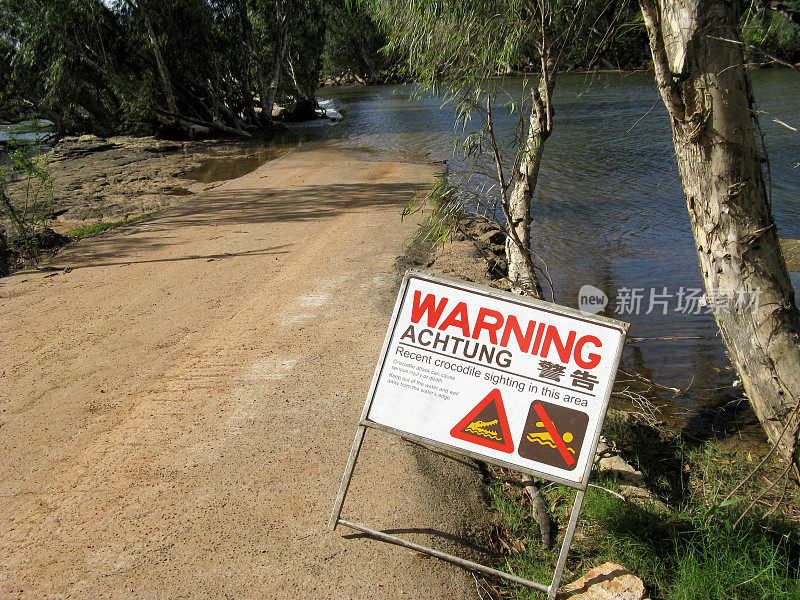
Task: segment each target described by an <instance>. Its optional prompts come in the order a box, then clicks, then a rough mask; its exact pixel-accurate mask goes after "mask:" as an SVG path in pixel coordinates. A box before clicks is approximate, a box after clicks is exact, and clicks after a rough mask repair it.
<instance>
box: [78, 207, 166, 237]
mask: <svg viewBox="0 0 800 600" xmlns="http://www.w3.org/2000/svg"><path fill="white" fill-rule="evenodd" d="M152 214H153V213H147V214H144V215H139V216H137V217H133V218H131V219H123V220H121V221H108V222H106V223H97V224H96V225H85V226H83V227H76V228H75V229H73V230H71V231H69V232H67V237H69V238H72V239H73V240H79V239H81V238H85V237H89V236H91V235H97V234H98V233H102V232H104V231H108V230H109V229H116V228H117V227H124V226H125V225H131V224H133V223H138V222H139V221H143V220H144V219H147V218H148V217H151V216H152Z"/></svg>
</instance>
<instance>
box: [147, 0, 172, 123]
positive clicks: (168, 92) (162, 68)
mask: <svg viewBox="0 0 800 600" xmlns="http://www.w3.org/2000/svg"><path fill="white" fill-rule="evenodd" d="M144 1H145V0H139V2H138V4H139V12H140V13H141V15H142V21H143V22H144V26H145V28H146V29H147V35H148V37H149V38H150V45H151V46H152V48H153V56H155V59H156V66H157V67H158V74H159V75H160V76H161V84H162V86H163V88H164V96H165V97H166V99H167V109H168V110H169V112H171V113H175V114H178V106H177V104H175V95H174V94H173V93H172V84H171V83H170V80H169V71H168V70H167V65H166V63H164V57H163V56H162V55H161V47H160V46H159V44H158V38H156V33H155V31H153V25H152V24H151V23H150V18H149V17H148V16H147V9H146V8H145V5H144Z"/></svg>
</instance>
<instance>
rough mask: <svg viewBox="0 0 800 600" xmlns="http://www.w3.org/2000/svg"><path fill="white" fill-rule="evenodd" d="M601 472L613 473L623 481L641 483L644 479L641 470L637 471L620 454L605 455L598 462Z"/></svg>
mask: <svg viewBox="0 0 800 600" xmlns="http://www.w3.org/2000/svg"><path fill="white" fill-rule="evenodd" d="M598 466H599V467H600V472H601V473H605V474H606V475H611V476H613V477H616V478H617V479H620V480H622V481H629V482H630V483H633V484H639V483H641V482H642V479H644V475H642V472H641V471H637V470H636V469H634V468H633V467H632V466H631V465H630V464H628V463H627V462H626V461H625V459H624V458H622V457H621V456H619V455H616V454H615V455H612V456H605V457H603V458H601V459H600V461H599V462H598Z"/></svg>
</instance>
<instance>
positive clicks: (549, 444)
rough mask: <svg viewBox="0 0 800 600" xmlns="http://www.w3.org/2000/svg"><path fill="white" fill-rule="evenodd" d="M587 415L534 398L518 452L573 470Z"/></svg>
mask: <svg viewBox="0 0 800 600" xmlns="http://www.w3.org/2000/svg"><path fill="white" fill-rule="evenodd" d="M588 425H589V415H587V414H586V413H585V412H581V411H579V410H573V409H571V408H567V407H565V406H559V405H557V404H550V403H549V402H541V401H539V400H537V401H536V402H533V403H532V404H531V408H530V410H529V411H528V419H527V420H526V421H525V428H524V429H523V430H522V438H521V439H520V441H519V445H518V447H519V455H520V456H521V457H523V458H527V459H528V460H533V461H536V462H540V463H544V464H546V465H550V466H552V467H558V468H559V469H564V470H566V471H572V470H573V469H574V468H575V466H576V465H577V464H578V457H579V456H580V454H581V446H582V445H583V438H584V437H585V435H586V427H587V426H588Z"/></svg>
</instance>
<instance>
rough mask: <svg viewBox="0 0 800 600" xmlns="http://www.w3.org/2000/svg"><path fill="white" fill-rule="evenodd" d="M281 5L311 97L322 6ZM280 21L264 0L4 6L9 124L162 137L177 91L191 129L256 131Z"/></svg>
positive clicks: (5, 2)
mask: <svg viewBox="0 0 800 600" xmlns="http://www.w3.org/2000/svg"><path fill="white" fill-rule="evenodd" d="M281 4H282V5H285V7H286V12H287V13H288V14H289V15H290V17H291V18H290V22H289V27H290V31H289V37H290V39H291V40H293V42H292V45H291V50H290V52H289V54H288V58H289V59H290V60H291V61H292V65H293V67H294V73H295V75H296V79H297V81H298V82H299V83H300V85H301V87H303V88H304V89H306V91H307V92H308V91H309V90H310V93H311V94H312V95H313V92H314V88H315V87H316V83H317V79H318V76H319V70H320V56H321V52H322V48H321V44H320V43H319V40H320V39H321V38H322V37H323V36H324V19H323V17H322V8H321V0H283V1H282V2H281ZM277 19H278V17H277V11H276V3H275V2H266V1H264V0H249V2H248V1H247V0H171V1H170V2H156V1H155V0H114V1H113V2H112V1H109V0H0V60H2V61H3V64H8V65H9V67H10V68H9V69H0V120H7V121H11V120H16V119H22V118H30V117H37V116H38V117H45V118H47V119H50V120H52V121H54V122H55V123H56V125H57V127H58V130H59V132H61V133H66V132H79V133H84V132H93V133H96V134H99V135H110V134H114V133H125V132H128V133H137V132H142V131H153V130H154V129H156V128H157V127H160V126H164V125H170V124H171V123H173V122H175V116H174V115H171V114H169V113H168V111H167V109H168V107H169V103H168V101H167V90H168V89H169V88H171V90H170V91H171V94H172V96H173V97H174V99H175V101H176V107H177V111H178V113H179V114H180V116H181V117H182V118H184V120H185V121H187V122H191V123H204V124H206V125H209V124H210V125H211V126H212V127H213V125H215V124H219V125H220V126H224V127H225V128H227V131H230V129H236V130H239V131H246V130H254V129H259V128H261V127H263V126H264V125H265V123H266V122H268V121H269V116H266V117H258V115H257V110H256V109H257V108H258V106H259V103H260V102H261V101H262V100H264V99H263V98H261V97H260V95H261V92H262V91H263V87H265V85H268V83H269V82H268V81H267V83H266V84H264V81H265V79H267V78H268V76H269V73H271V72H272V70H273V63H274V62H275V61H276V60H277V56H276V53H275V44H274V39H275V34H276V31H277V28H278V26H277ZM148 22H149V25H150V27H151V28H152V32H153V37H151V35H150V29H149V27H148ZM158 54H160V56H161V58H162V59H163V64H164V67H165V73H164V75H165V76H162V73H161V70H160V69H159V67H158V62H157V60H156V56H157V55H158ZM279 67H280V69H283V70H286V69H287V67H288V65H287V64H285V63H282V64H280V65H279ZM284 89H290V92H289V93H291V94H293V95H294V94H296V90H295V89H294V88H293V87H292V88H284ZM223 130H224V129H223Z"/></svg>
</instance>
